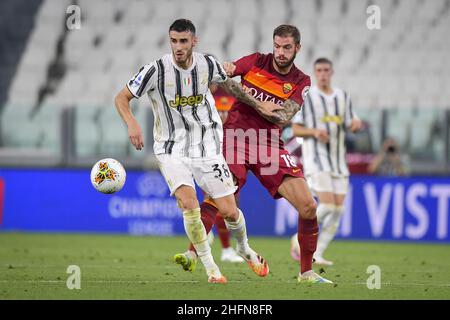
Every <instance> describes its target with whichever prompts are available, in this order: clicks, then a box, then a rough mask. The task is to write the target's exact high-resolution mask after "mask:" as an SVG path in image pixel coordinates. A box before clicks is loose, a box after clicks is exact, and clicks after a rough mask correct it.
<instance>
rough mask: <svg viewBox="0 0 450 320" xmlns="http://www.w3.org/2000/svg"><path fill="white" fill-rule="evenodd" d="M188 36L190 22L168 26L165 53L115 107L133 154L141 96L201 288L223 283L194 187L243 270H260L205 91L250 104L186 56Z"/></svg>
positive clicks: (191, 36) (138, 139)
mask: <svg viewBox="0 0 450 320" xmlns="http://www.w3.org/2000/svg"><path fill="white" fill-rule="evenodd" d="M195 33H196V30H195V26H194V25H193V24H192V22H191V21H190V20H187V19H178V20H176V21H174V22H173V23H172V25H171V26H170V27H169V40H170V46H171V49H172V52H171V54H166V55H164V56H163V57H162V58H160V59H159V60H156V61H153V62H151V63H150V64H147V65H145V66H143V67H142V68H141V69H140V70H139V72H138V73H137V74H136V75H135V76H134V77H133V78H132V79H131V80H130V81H129V82H128V83H127V85H126V87H125V88H123V89H122V90H121V91H120V92H119V94H118V95H117V96H116V99H115V103H116V107H117V110H118V112H119V114H120V116H121V117H122V119H123V120H124V122H125V123H126V124H127V126H128V136H129V138H130V142H131V143H132V144H133V146H134V147H135V148H136V149H137V150H141V149H142V148H143V147H144V142H143V137H142V130H141V127H140V125H139V123H138V122H137V120H136V118H135V117H134V116H133V114H132V112H131V109H130V100H131V99H133V98H139V97H141V96H142V95H144V94H147V95H148V97H149V100H150V101H151V103H152V106H153V110H154V114H155V118H157V119H158V120H157V121H155V126H154V137H155V138H154V140H155V141H154V146H153V148H154V152H155V155H156V158H157V160H158V163H159V167H160V170H161V173H162V175H163V176H164V178H165V180H166V182H167V185H168V186H169V189H170V194H171V195H172V196H175V197H176V199H177V203H178V206H179V207H180V208H181V209H182V211H183V222H184V227H185V231H186V234H187V236H188V238H189V240H190V241H191V243H193V245H194V247H195V249H196V251H197V253H198V256H199V257H200V260H201V261H202V263H203V265H204V266H205V270H206V273H207V276H208V282H211V283H226V282H227V279H226V278H225V277H224V276H223V275H222V273H221V272H220V270H219V267H218V266H217V265H216V263H215V262H214V259H213V256H212V254H211V248H210V246H209V243H208V241H207V233H208V231H209V230H208V231H206V230H205V226H204V224H203V223H202V222H203V221H202V220H201V209H200V205H199V203H198V200H197V197H196V192H195V183H194V180H195V181H196V183H197V184H198V185H199V186H200V188H201V189H202V190H203V191H204V192H206V193H207V194H208V195H209V196H210V197H211V198H213V199H214V200H215V204H216V205H217V207H218V209H219V210H220V212H221V213H222V214H223V216H224V218H225V219H226V220H227V222H226V223H227V225H228V229H230V230H232V231H233V235H234V236H235V237H236V240H237V242H238V249H239V250H240V252H241V254H243V255H246V256H247V257H248V261H249V264H251V265H252V267H253V268H254V269H257V268H263V267H265V265H263V264H262V263H261V262H260V257H259V255H258V254H257V253H256V252H254V251H253V250H252V249H251V248H250V247H249V245H248V239H247V231H246V226H245V219H244V217H243V214H242V212H241V211H240V210H239V209H238V208H237V206H236V202H235V199H234V196H233V194H234V192H235V191H236V187H235V186H234V183H233V179H232V177H231V175H230V174H229V171H228V170H229V169H228V166H227V164H226V162H225V159H224V157H223V155H222V154H221V151H222V149H221V145H222V123H221V120H220V118H219V115H218V113H217V111H216V109H215V108H214V99H213V97H212V95H211V93H210V91H209V85H210V84H211V83H212V82H215V83H221V85H222V86H225V87H227V88H229V90H230V92H233V93H234V94H235V95H239V97H240V99H242V100H243V101H246V102H247V103H249V104H252V103H257V101H256V100H254V99H253V98H252V97H250V96H249V95H247V94H245V92H243V90H242V88H241V87H240V86H239V84H237V83H236V82H234V81H233V80H231V79H229V78H228V77H227V76H226V74H225V72H224V70H223V69H222V66H221V65H220V64H219V63H218V62H217V60H215V59H214V58H213V57H211V56H208V55H204V54H200V53H197V52H193V49H194V47H195V45H196V43H197V37H196V34H195ZM212 168H214V170H213V169H212ZM217 171H219V173H220V175H218V173H217ZM227 173H228V174H227ZM219 176H220V178H219ZM177 258H181V259H182V258H183V257H175V259H177Z"/></svg>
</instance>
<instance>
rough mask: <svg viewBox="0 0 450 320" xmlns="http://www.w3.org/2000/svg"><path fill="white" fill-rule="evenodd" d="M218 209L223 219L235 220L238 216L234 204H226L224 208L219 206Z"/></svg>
mask: <svg viewBox="0 0 450 320" xmlns="http://www.w3.org/2000/svg"><path fill="white" fill-rule="evenodd" d="M219 211H220V214H221V215H222V217H223V218H224V219H225V220H228V221H230V220H231V221H236V220H237V218H238V211H237V208H236V207H234V206H226V207H224V208H220V209H219Z"/></svg>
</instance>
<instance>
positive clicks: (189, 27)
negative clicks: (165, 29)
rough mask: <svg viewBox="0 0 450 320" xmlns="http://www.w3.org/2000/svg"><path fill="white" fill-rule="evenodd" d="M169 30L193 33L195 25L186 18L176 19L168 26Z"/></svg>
mask: <svg viewBox="0 0 450 320" xmlns="http://www.w3.org/2000/svg"><path fill="white" fill-rule="evenodd" d="M170 31H177V32H184V31H190V32H192V34H193V35H195V26H194V24H193V23H192V21H191V20H188V19H177V20H175V21H174V22H173V23H172V24H171V25H170V27H169V32H170Z"/></svg>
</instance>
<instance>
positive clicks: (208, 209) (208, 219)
mask: <svg viewBox="0 0 450 320" xmlns="http://www.w3.org/2000/svg"><path fill="white" fill-rule="evenodd" d="M200 212H201V215H202V222H203V225H204V226H205V229H206V234H208V233H209V232H210V231H211V229H212V227H213V226H214V222H215V221H216V216H217V212H218V210H217V208H216V207H215V206H214V205H212V204H211V203H209V201H204V202H203V203H202V204H201V205H200ZM189 250H191V251H194V252H196V251H195V248H194V246H193V245H192V243H190V244H189Z"/></svg>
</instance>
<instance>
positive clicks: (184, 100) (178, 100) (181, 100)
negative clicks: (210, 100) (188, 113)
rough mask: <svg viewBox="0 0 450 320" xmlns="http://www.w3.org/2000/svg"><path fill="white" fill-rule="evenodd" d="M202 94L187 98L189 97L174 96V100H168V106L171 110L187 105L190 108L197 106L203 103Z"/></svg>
mask: <svg viewBox="0 0 450 320" xmlns="http://www.w3.org/2000/svg"><path fill="white" fill-rule="evenodd" d="M203 98H204V96H203V94H198V95H196V96H189V97H185V96H180V95H178V94H177V95H176V96H175V100H170V101H169V104H170V106H171V107H172V108H177V107H180V106H181V107H185V106H187V105H190V106H191V107H192V106H194V105H198V104H201V103H202V102H203Z"/></svg>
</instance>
